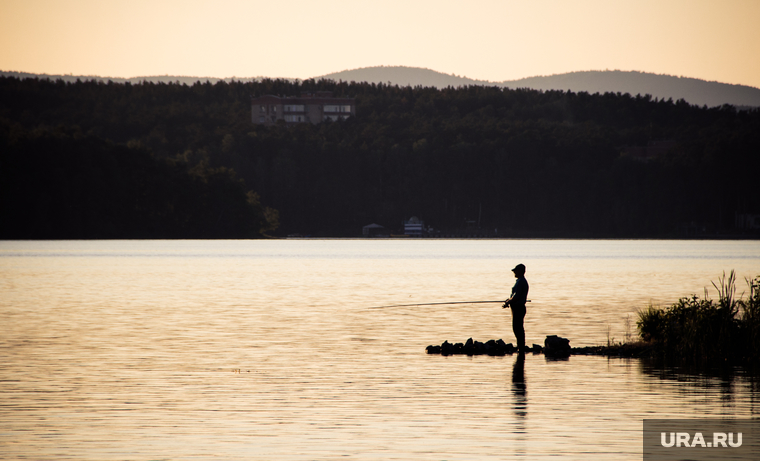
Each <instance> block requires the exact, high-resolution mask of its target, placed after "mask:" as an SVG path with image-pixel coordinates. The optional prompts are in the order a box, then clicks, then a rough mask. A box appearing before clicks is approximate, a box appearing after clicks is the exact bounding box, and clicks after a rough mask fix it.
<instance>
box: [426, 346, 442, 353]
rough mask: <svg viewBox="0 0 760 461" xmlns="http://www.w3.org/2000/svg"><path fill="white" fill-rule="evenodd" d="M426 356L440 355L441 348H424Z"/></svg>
mask: <svg viewBox="0 0 760 461" xmlns="http://www.w3.org/2000/svg"><path fill="white" fill-rule="evenodd" d="M425 350H426V351H427V353H428V354H440V353H441V346H433V345H430V346H428V347H426V348H425Z"/></svg>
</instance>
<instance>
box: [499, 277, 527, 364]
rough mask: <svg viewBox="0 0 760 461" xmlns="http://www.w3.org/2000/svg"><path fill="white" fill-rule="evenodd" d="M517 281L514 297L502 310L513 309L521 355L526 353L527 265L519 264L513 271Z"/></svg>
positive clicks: (513, 326) (514, 326)
mask: <svg viewBox="0 0 760 461" xmlns="http://www.w3.org/2000/svg"><path fill="white" fill-rule="evenodd" d="M512 272H514V273H515V277H516V278H517V281H516V282H515V286H513V287H512V295H511V296H510V297H509V298H507V300H506V301H504V305H503V306H501V307H502V309H504V308H505V307H507V306H509V307H510V308H511V309H512V331H514V332H515V338H517V349H518V350H519V351H520V353H521V354H524V353H525V350H526V349H525V327H523V320H524V319H525V311H526V310H525V304H526V303H527V302H528V288H529V287H528V281H527V280H525V265H523V264H518V265H516V266H515V268H514V269H512Z"/></svg>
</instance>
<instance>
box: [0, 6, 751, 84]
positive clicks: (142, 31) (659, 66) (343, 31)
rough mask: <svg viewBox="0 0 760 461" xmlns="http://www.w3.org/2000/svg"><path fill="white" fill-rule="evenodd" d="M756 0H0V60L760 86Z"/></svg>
mask: <svg viewBox="0 0 760 461" xmlns="http://www.w3.org/2000/svg"><path fill="white" fill-rule="evenodd" d="M759 24H760V0H655V1H649V0H630V1H629V0H582V1H579V0H564V1H560V0H553V1H548V0H526V1H509V0H493V1H492V0H467V1H446V0H434V1H428V0H399V1H396V0H390V1H383V0H374V1H369V0H367V1H364V0H353V1H342V0H337V1H336V0H332V1H330V0H326V1H317V0H310V1H302V0H267V1H259V0H214V1H205V0H147V1H144V0H128V1H126V0H0V70H4V71H20V72H33V73H47V74H75V75H100V76H110V77H137V76H150V75H167V74H168V75H185V76H207V77H232V76H236V77H255V76H268V77H293V78H309V77H314V76H319V75H324V74H327V73H331V72H337V71H341V70H347V69H355V68H359V67H369V66H379V65H403V66H412V67H425V68H428V69H433V70H437V71H440V72H445V73H448V74H456V75H461V76H466V77H470V78H475V79H481V80H490V81H503V80H513V79H518V78H522V77H531V76H536V75H550V74H557V73H564V72H571V71H578V70H604V69H610V70H612V69H620V70H638V71H644V72H654V73H658V74H670V75H678V76H686V77H695V78H701V79H704V80H716V81H720V82H725V83H737V84H744V85H751V86H754V87H760V26H758V25H759Z"/></svg>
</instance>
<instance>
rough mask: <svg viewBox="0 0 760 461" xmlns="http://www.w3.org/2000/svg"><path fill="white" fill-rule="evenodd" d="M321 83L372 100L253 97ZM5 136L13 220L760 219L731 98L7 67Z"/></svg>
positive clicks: (352, 226) (7, 209) (524, 230)
mask: <svg viewBox="0 0 760 461" xmlns="http://www.w3.org/2000/svg"><path fill="white" fill-rule="evenodd" d="M313 91H332V92H333V93H334V95H335V96H339V97H353V98H356V104H357V115H356V116H355V117H352V118H349V119H348V120H346V121H342V122H325V123H322V124H319V125H311V124H300V125H295V126H285V125H278V126H273V127H265V126H259V125H254V124H252V123H251V112H250V111H251V109H250V98H251V97H255V96H260V95H264V94H276V95H282V96H296V95H299V94H302V93H306V92H313ZM0 137H1V138H0V146H1V147H0V148H1V149H2V154H1V157H0V176H1V177H2V186H1V187H2V189H0V190H2V198H1V200H2V202H0V207H1V208H0V213H2V218H1V221H2V226H1V229H0V237H2V238H241V237H255V236H260V235H265V234H269V235H288V234H293V233H299V234H303V235H312V236H358V235H360V234H361V230H362V226H364V225H366V224H370V223H378V224H381V225H384V226H386V227H388V228H389V229H390V230H391V231H396V230H398V229H399V228H400V227H401V224H402V221H403V220H404V219H408V218H409V217H411V216H418V217H419V218H421V219H423V220H424V221H425V224H426V226H430V227H432V228H434V229H437V230H447V231H457V230H459V231H460V232H462V230H468V231H469V232H470V233H471V234H472V233H475V234H482V235H498V236H505V237H544V236H545V237H686V236H697V237H707V236H738V235H744V236H755V237H756V236H757V235H758V234H757V230H756V229H754V230H753V229H747V228H746V227H747V226H745V225H740V226H738V227H737V225H736V224H737V217H739V218H741V217H742V216H748V215H750V216H751V215H755V214H760V194H758V187H757V185H758V184H759V183H760V181H758V172H759V171H760V110H751V111H737V110H736V109H735V108H733V107H731V106H723V107H719V108H710V109H708V108H706V107H697V106H692V105H689V104H688V103H686V102H684V101H675V102H674V101H672V100H658V99H656V98H652V97H650V96H641V95H637V96H631V95H629V94H619V93H618V94H613V93H606V94H593V95H592V94H587V93H573V92H566V91H545V92H542V91H536V90H519V89H518V90H512V89H501V88H496V87H482V86H470V87H462V88H444V89H436V88H423V87H399V86H391V85H384V84H368V83H353V82H352V83H346V82H335V81H331V80H320V81H314V80H306V81H302V82H289V81H285V80H264V81H261V82H245V83H244V82H231V83H229V82H222V81H220V82H217V83H216V84H211V83H197V84H195V85H192V86H188V85H185V84H166V83H159V84H154V83H142V84H115V83H103V82H95V81H86V82H75V83H66V82H63V81H49V80H37V79H24V80H20V79H17V78H7V77H6V78H0ZM663 141H667V143H666V144H665V145H668V146H670V147H669V148H668V149H667V150H663V149H659V150H658V149H650V150H649V151H647V150H646V149H644V148H645V147H646V146H648V145H650V143H653V142H655V143H656V142H663ZM642 152H644V154H642ZM275 210H276V211H275ZM738 221H740V222H742V223H743V222H744V221H741V219H739V220H738ZM434 235H435V234H434Z"/></svg>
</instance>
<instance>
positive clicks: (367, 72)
mask: <svg viewBox="0 0 760 461" xmlns="http://www.w3.org/2000/svg"><path fill="white" fill-rule="evenodd" d="M0 75H3V76H8V77H18V78H42V79H46V78H49V79H50V80H57V79H62V80H64V81H71V82H73V81H76V80H83V81H84V80H101V81H109V80H110V81H113V82H114V83H125V82H130V83H139V82H143V81H148V82H153V83H158V82H163V83H169V82H180V83H185V84H187V85H192V84H194V83H195V82H198V81H201V82H205V81H207V80H208V81H209V82H211V83H216V82H218V81H220V80H224V81H226V82H229V81H232V80H236V81H240V82H248V81H261V80H262V79H264V78H274V77H228V78H215V77H186V76H172V75H159V76H150V77H132V78H118V77H98V76H81V75H48V74H31V73H25V72H0ZM314 78H315V79H320V78H326V79H331V80H336V81H338V80H343V81H346V82H351V81H354V82H369V83H390V84H392V85H399V86H428V87H435V88H445V87H447V86H452V87H460V86H469V85H483V86H499V87H504V88H532V89H536V90H570V91H573V92H580V91H585V92H588V93H607V92H612V93H618V92H619V93H630V94H632V95H637V94H641V95H645V94H650V95H652V97H655V98H659V99H669V98H672V99H673V100H674V101H676V100H679V99H684V100H686V101H687V102H689V103H690V104H695V105H698V106H703V105H707V106H708V107H714V106H721V105H723V104H731V105H733V106H737V107H741V108H749V107H760V89H758V88H755V87H751V86H747V85H731V84H728V83H720V82H708V81H706V80H699V79H696V78H688V77H674V76H672V75H659V74H650V73H646V72H636V71H620V70H605V71H584V72H569V73H566V74H555V75H549V76H542V77H528V78H522V79H519V80H507V81H503V82H489V81H486V80H475V79H471V78H467V77H460V76H458V75H449V74H444V73H442V72H437V71H434V70H430V69H422V68H419V67H404V66H378V67H364V68H361V69H353V70H344V71H342V72H335V73H332V74H327V75H322V76H319V77H314ZM284 79H285V80H289V81H297V80H299V79H294V78H284Z"/></svg>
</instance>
